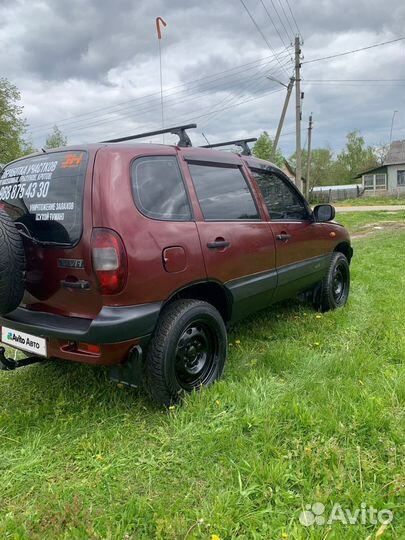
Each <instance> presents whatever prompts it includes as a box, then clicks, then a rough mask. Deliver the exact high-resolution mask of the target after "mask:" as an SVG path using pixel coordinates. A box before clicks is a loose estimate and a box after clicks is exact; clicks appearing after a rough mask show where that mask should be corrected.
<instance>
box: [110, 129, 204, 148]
mask: <svg viewBox="0 0 405 540" xmlns="http://www.w3.org/2000/svg"><path fill="white" fill-rule="evenodd" d="M196 127H197V124H186V125H184V126H175V127H171V128H166V129H159V130H158V131H148V132H146V133H138V134H137V135H129V136H128V137H120V138H119V139H110V140H108V141H101V142H102V143H117V142H124V141H132V140H133V139H143V138H144V137H152V135H162V134H163V133H172V134H173V135H177V136H178V137H179V143H178V146H193V145H192V143H191V140H190V137H189V136H188V135H187V133H186V129H193V128H196Z"/></svg>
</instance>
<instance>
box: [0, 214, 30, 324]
mask: <svg viewBox="0 0 405 540" xmlns="http://www.w3.org/2000/svg"><path fill="white" fill-rule="evenodd" d="M24 271H25V256H24V246H23V243H22V239H21V236H20V234H19V232H18V230H17V228H16V226H15V225H14V223H13V221H12V219H11V218H10V217H9V215H8V214H7V213H6V212H5V211H4V210H2V209H0V315H5V314H6V313H10V311H13V310H14V309H15V308H16V307H18V305H19V304H20V302H21V300H22V297H23V294H24V288H25V285H24Z"/></svg>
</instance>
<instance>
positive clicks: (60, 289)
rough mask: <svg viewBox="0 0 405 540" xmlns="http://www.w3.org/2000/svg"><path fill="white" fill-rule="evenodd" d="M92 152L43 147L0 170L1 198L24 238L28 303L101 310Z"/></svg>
mask: <svg viewBox="0 0 405 540" xmlns="http://www.w3.org/2000/svg"><path fill="white" fill-rule="evenodd" d="M94 157H95V153H94V151H92V152H87V151H85V150H66V151H57V152H47V153H44V154H40V155H37V156H32V157H28V158H25V159H21V160H19V161H17V162H13V163H11V164H10V165H8V166H7V167H6V168H5V170H4V171H3V174H2V177H1V180H0V201H1V204H3V206H4V208H5V210H6V211H7V212H8V213H9V215H10V216H11V217H12V218H13V220H14V221H15V223H16V226H17V228H18V229H19V230H20V232H21V235H22V237H23V241H24V247H25V254H26V259H27V263H26V267H27V272H26V294H25V296H24V299H23V305H24V306H25V307H27V308H30V309H34V310H40V311H48V312H53V313H59V314H62V315H72V316H79V317H87V318H91V317H93V316H95V315H96V314H97V313H98V312H99V310H100V307H101V297H100V295H99V293H98V291H97V287H96V286H95V283H94V280H93V278H92V271H91V261H90V249H89V246H90V237H91V229H92V217H91V184H92V171H93V161H94Z"/></svg>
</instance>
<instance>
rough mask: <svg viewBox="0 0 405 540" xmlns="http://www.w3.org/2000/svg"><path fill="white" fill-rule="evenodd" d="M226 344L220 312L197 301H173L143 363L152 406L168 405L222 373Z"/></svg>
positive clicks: (165, 310)
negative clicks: (152, 402) (156, 404)
mask: <svg viewBox="0 0 405 540" xmlns="http://www.w3.org/2000/svg"><path fill="white" fill-rule="evenodd" d="M227 349H228V342H227V332H226V328H225V324H224V321H223V319H222V317H221V315H220V314H219V312H218V311H217V310H216V309H215V308H214V306H212V305H211V304H208V303H207V302H203V301H200V300H188V299H184V300H176V301H174V302H172V303H170V304H169V305H168V306H167V307H166V308H164V310H163V311H162V314H161V316H160V318H159V321H158V323H157V326H156V329H155V331H154V333H153V336H152V339H151V341H150V343H149V347H148V352H147V355H146V361H145V386H146V390H147V392H148V394H149V395H150V397H151V398H152V400H153V401H154V402H155V403H158V404H160V405H166V406H170V405H171V404H174V403H177V402H178V401H179V399H181V397H182V396H183V395H184V394H187V393H189V392H192V391H194V390H198V389H200V388H202V387H203V386H208V385H210V384H212V383H213V382H214V381H216V380H217V379H218V378H219V377H220V376H221V374H222V371H223V369H224V365H225V360H226V356H227Z"/></svg>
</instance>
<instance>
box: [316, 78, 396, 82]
mask: <svg viewBox="0 0 405 540" xmlns="http://www.w3.org/2000/svg"><path fill="white" fill-rule="evenodd" d="M340 81H344V82H346V81H350V82H402V81H405V79H305V82H340Z"/></svg>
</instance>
